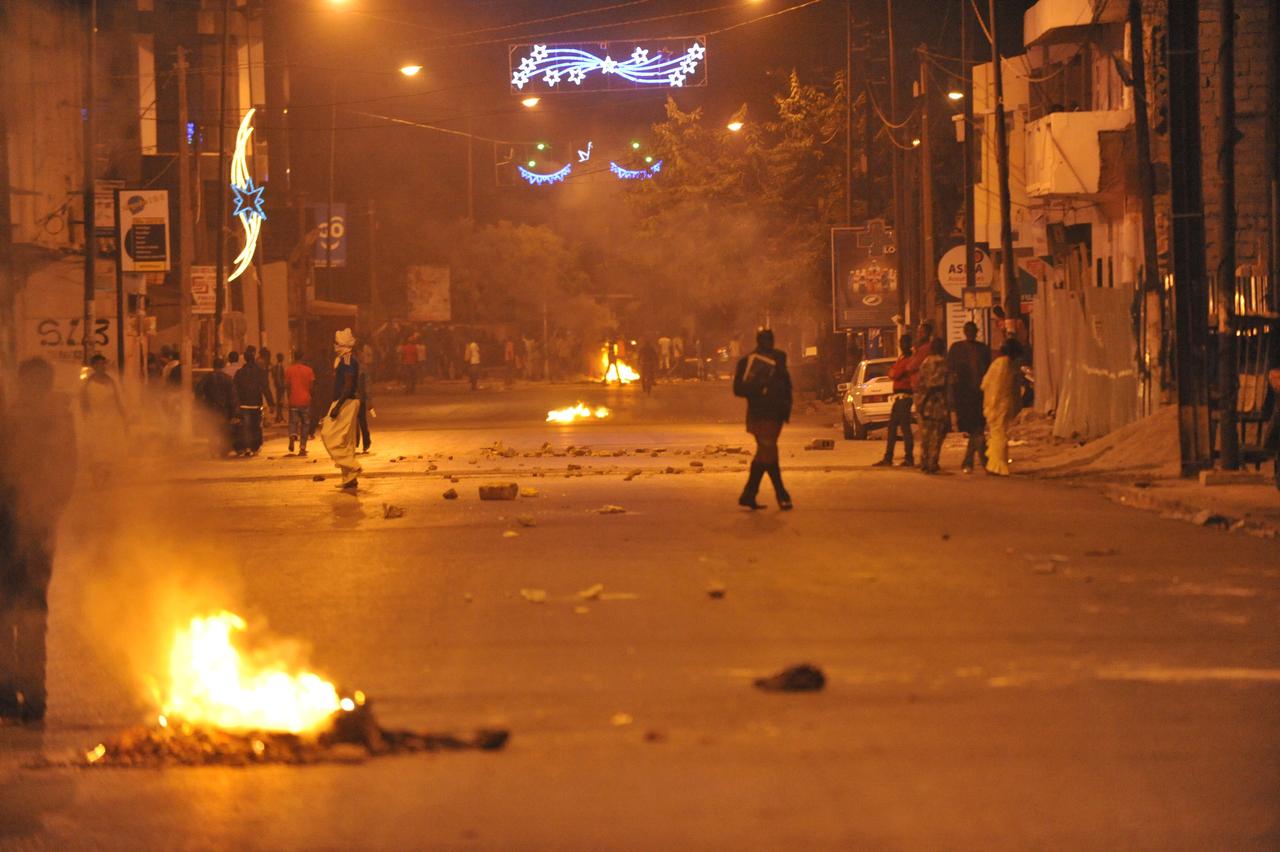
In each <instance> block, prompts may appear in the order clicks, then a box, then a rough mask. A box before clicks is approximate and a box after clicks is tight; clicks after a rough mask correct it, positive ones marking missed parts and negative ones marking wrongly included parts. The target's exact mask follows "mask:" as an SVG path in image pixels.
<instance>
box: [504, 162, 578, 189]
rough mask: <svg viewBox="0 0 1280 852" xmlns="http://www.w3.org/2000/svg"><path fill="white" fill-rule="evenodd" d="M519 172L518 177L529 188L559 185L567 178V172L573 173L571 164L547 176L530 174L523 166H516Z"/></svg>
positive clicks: (535, 173)
mask: <svg viewBox="0 0 1280 852" xmlns="http://www.w3.org/2000/svg"><path fill="white" fill-rule="evenodd" d="M516 169H517V170H518V171H519V172H520V177H522V178H524V179H525V180H526V181H527V182H528V183H529V185H530V186H546V185H547V184H549V183H559V182H560V181H562V180H564V179H565V178H567V177H568V176H569V172H571V171H573V164H572V163H570V164H568V165H566V166H565V167H564V168H562V169H560V170H559V171H556V172H552V173H551V174H549V175H543V174H538V173H537V172H531V171H529V170H528V169H526V168H525V167H524V166H516Z"/></svg>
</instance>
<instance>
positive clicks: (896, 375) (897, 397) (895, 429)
mask: <svg viewBox="0 0 1280 852" xmlns="http://www.w3.org/2000/svg"><path fill="white" fill-rule="evenodd" d="M911 351H912V350H911V335H909V334H904V335H902V337H900V338H899V339H898V353H899V354H898V360H897V361H894V362H893V366H891V367H890V368H889V378H890V379H892V380H893V394H892V395H891V396H890V397H889V398H890V399H891V400H892V401H893V407H892V408H891V409H889V425H888V426H887V427H885V432H886V437H885V447H884V458H882V459H880V461H878V462H876V463H875V464H874V465H872V467H892V466H893V448H894V447H895V446H897V444H898V435H899V433H901V435H902V446H903V452H904V454H905V457H904V458H903V460H902V466H903V467H913V466H914V465H915V438H914V437H913V436H912V434H911V395H912V385H913V384H914V382H915V370H914V368H913V367H912V366H911V365H912V361H913V358H912V354H911Z"/></svg>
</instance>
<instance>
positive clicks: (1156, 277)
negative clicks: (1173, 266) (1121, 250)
mask: <svg viewBox="0 0 1280 852" xmlns="http://www.w3.org/2000/svg"><path fill="white" fill-rule="evenodd" d="M1144 33H1145V30H1144V29H1143V24H1142V0H1129V56H1130V57H1131V62H1132V65H1131V68H1132V73H1133V129H1134V141H1135V143H1136V144H1137V147H1138V196H1139V200H1140V201H1141V203H1142V282H1141V286H1142V291H1143V296H1142V298H1143V314H1144V316H1145V322H1144V324H1143V339H1144V340H1145V341H1146V343H1145V346H1144V351H1143V352H1142V353H1141V359H1142V369H1141V371H1140V375H1141V376H1142V377H1143V380H1144V381H1145V382H1146V393H1145V395H1144V403H1145V405H1146V411H1147V413H1148V414H1150V413H1151V410H1152V406H1151V401H1152V396H1153V392H1154V391H1155V390H1158V389H1159V388H1158V386H1157V387H1155V388H1153V386H1152V385H1153V383H1152V370H1151V364H1152V363H1153V362H1154V363H1155V364H1157V365H1159V363H1160V350H1161V348H1162V347H1161V346H1160V342H1159V341H1160V338H1161V335H1160V324H1161V318H1162V316H1163V312H1162V311H1161V300H1160V292H1161V291H1160V269H1159V263H1160V261H1159V259H1158V257H1157V256H1156V204H1155V172H1154V170H1153V169H1152V166H1151V118H1150V112H1149V111H1148V104H1147V60H1146V55H1145V52H1144V51H1145V47H1144Z"/></svg>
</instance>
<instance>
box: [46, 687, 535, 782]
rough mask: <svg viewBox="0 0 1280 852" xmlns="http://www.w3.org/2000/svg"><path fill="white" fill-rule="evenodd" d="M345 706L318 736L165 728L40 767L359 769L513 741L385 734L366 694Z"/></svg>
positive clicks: (488, 731) (496, 733)
mask: <svg viewBox="0 0 1280 852" xmlns="http://www.w3.org/2000/svg"><path fill="white" fill-rule="evenodd" d="M357 701H359V702H361V703H357ZM343 702H344V709H342V710H340V711H338V712H337V713H335V714H334V715H333V717H332V719H331V721H330V724H329V726H328V727H327V728H325V729H324V730H322V731H320V732H318V733H314V734H290V733H281V732H277V731H224V730H220V729H215V728H207V727H195V726H192V725H188V724H185V723H181V722H178V721H176V720H175V721H166V723H165V724H163V725H156V726H152V727H147V726H140V727H136V728H132V729H130V730H128V731H125V732H124V733H123V734H121V735H120V736H119V737H115V738H113V739H109V740H104V741H103V742H101V743H99V744H98V745H96V746H95V747H94V748H92V749H89V750H88V751H86V752H84V753H83V755H80V756H77V758H76V759H74V760H72V761H69V762H61V761H54V760H45V761H43V762H42V763H40V764H37V765H38V766H43V767H56V766H67V765H70V766H83V767H92V768H95V769H98V768H129V769H162V768H165V767H171V766H253V765H266V764H292V765H301V764H315V763H353V762H356V763H358V762H363V761H364V760H365V759H367V758H369V757H372V756H378V755H387V754H404V753H409V752H420V751H456V750H461V749H477V750H481V751H497V750H499V749H502V748H503V747H505V746H506V744H507V742H508V740H509V739H510V732H508V731H506V730H503V729H500V728H478V729H476V730H475V731H472V732H471V733H469V734H455V733H431V732H417V731H408V730H395V729H388V728H383V727H381V726H380V725H379V724H378V722H377V720H376V719H375V718H374V715H373V710H372V707H371V702H368V701H364V700H363V696H362V695H361V694H360V693H356V699H354V700H353V699H351V698H344V699H343ZM347 707H350V709H346V708H347Z"/></svg>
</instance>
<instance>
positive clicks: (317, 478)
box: [311, 473, 324, 482]
mask: <svg viewBox="0 0 1280 852" xmlns="http://www.w3.org/2000/svg"><path fill="white" fill-rule="evenodd" d="M311 481H312V482H324V474H323V473H317V474H316V475H315V476H313V477H311Z"/></svg>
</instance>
